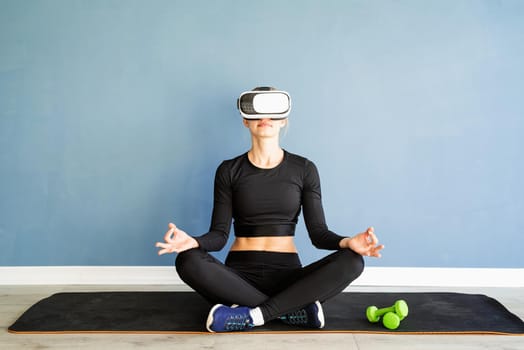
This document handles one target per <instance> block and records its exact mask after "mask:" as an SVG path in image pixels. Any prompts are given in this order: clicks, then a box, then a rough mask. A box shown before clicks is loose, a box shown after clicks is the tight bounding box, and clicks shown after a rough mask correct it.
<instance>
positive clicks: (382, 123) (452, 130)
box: [0, 0, 524, 268]
mask: <svg viewBox="0 0 524 350" xmlns="http://www.w3.org/2000/svg"><path fill="white" fill-rule="evenodd" d="M523 16H524V2H522V1H518V0H515V1H480V0H479V1H455V0H447V1H442V0H435V1H416V0H413V1H386V0H383V1H343V0H340V1H324V0H322V1H321V0H316V1H287V2H284V1H281V0H275V1H226V0H223V1H207V0H200V1H189V0H188V1H170V0H169V1H168V0H166V1H159V0H155V1H128V0H126V1H124V0H121V1H116V0H115V1H108V0H103V1H101V0H100V1H74V0H64V1H58V0H57V1H18V0H10V1H6V0H0V176H1V179H0V180H1V181H0V191H1V192H0V265H5V266H13V265H169V264H172V263H173V256H172V255H171V256H163V257H158V256H157V255H156V251H157V250H156V249H155V248H154V243H155V242H156V241H157V240H159V239H161V238H162V236H163V233H164V232H165V230H166V224H167V222H169V221H174V222H176V223H177V224H178V225H179V226H180V227H181V228H183V229H185V230H186V231H187V232H189V233H191V234H195V235H196V234H201V233H203V232H205V231H206V230H207V228H208V225H209V216H210V211H211V203H212V181H213V176H214V171H215V168H216V166H217V165H218V164H219V163H220V161H221V160H222V159H226V158H231V157H233V156H235V155H237V154H240V153H242V152H244V151H245V150H246V149H247V148H248V147H249V135H248V133H247V130H245V128H244V127H243V126H242V125H241V119H240V117H239V115H238V113H237V111H236V108H235V101H236V97H237V96H238V94H239V93H240V92H242V91H244V90H247V89H250V88H252V87H254V86H257V85H263V84H271V85H275V86H277V87H280V88H282V89H286V90H287V91H289V92H290V93H291V95H292V98H293V103H294V105H293V111H292V115H291V120H290V121H291V125H290V129H289V131H288V133H287V135H286V136H285V137H284V138H283V141H282V142H283V146H284V147H285V148H286V149H288V150H289V151H291V152H294V153H299V154H302V155H304V156H307V157H309V158H310V159H312V160H314V161H315V162H316V164H317V166H318V167H319V169H320V172H321V179H322V184H323V192H324V206H325V210H326V216H327V219H328V223H329V225H330V228H332V229H333V230H335V231H337V232H339V233H341V234H354V233H356V232H360V231H361V230H363V229H365V228H366V227H367V226H369V225H373V226H375V229H376V232H377V233H378V235H379V236H380V238H381V240H382V242H384V243H385V244H386V250H385V251H384V257H383V258H382V259H381V260H372V259H370V260H369V263H370V264H371V265H378V266H421V267H429V266H439V267H520V268H522V267H524V258H523V254H522V252H521V251H522V245H523V243H524V239H523V238H522V229H523V227H524V219H523V215H522V213H523V212H524V190H523V188H524V186H523V180H522V179H523V178H524V161H523V157H522V155H523V150H524V141H523V136H522V134H523V132H524V106H523V102H522V101H523V91H524V68H523V62H524V40H522V38H523V36H524V21H523V20H522V18H523ZM299 231H300V232H299V233H298V246H299V249H300V251H301V255H302V257H303V261H304V262H309V261H311V260H313V259H315V258H317V257H320V256H322V255H324V254H326V252H325V251H317V250H315V249H314V248H312V247H311V244H310V242H309V240H308V239H307V235H306V234H305V232H304V227H303V225H302V226H300V227H299ZM217 256H219V257H220V258H223V257H224V253H223V252H221V253H218V254H217Z"/></svg>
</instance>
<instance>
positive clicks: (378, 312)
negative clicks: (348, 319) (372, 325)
mask: <svg viewBox="0 0 524 350" xmlns="http://www.w3.org/2000/svg"><path fill="white" fill-rule="evenodd" d="M388 312H393V313H395V314H397V315H398V317H399V318H400V320H403V319H404V318H405V317H406V316H407V315H408V304H407V303H406V302H405V301H404V300H397V301H396V302H395V304H394V305H393V306H390V307H385V308H382V309H378V308H377V307H376V306H370V307H368V308H367V310H366V315H367V318H368V320H369V322H378V321H379V320H380V317H381V316H382V315H384V314H386V313H388Z"/></svg>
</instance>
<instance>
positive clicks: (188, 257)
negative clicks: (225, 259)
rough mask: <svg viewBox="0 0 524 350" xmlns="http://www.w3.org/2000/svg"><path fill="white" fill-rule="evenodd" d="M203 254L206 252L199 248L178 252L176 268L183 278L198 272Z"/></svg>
mask: <svg viewBox="0 0 524 350" xmlns="http://www.w3.org/2000/svg"><path fill="white" fill-rule="evenodd" d="M203 254H206V253H205V252H204V251H202V250H200V249H198V248H195V249H189V250H185V251H183V252H181V253H178V255H177V257H176V259H175V268H176V271H177V273H178V275H179V276H180V278H182V280H185V279H186V277H187V276H192V275H194V274H195V273H197V271H196V270H197V269H198V267H199V266H200V264H201V261H202V257H203Z"/></svg>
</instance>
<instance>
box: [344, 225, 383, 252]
mask: <svg viewBox="0 0 524 350" xmlns="http://www.w3.org/2000/svg"><path fill="white" fill-rule="evenodd" d="M340 247H341V248H349V249H351V250H353V251H354V252H355V253H358V254H360V255H362V256H373V257H375V258H380V257H381V255H380V251H381V250H382V249H384V245H382V244H378V238H377V236H375V233H374V230H373V227H370V228H368V229H367V230H366V231H364V232H361V233H359V234H357V235H355V236H353V237H348V238H344V239H343V240H342V241H340Z"/></svg>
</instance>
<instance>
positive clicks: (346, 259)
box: [176, 248, 364, 322]
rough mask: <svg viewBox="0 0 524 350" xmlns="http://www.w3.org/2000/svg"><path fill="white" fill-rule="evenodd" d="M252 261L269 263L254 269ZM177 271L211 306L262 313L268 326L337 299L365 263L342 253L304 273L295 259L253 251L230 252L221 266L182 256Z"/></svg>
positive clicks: (199, 253)
mask: <svg viewBox="0 0 524 350" xmlns="http://www.w3.org/2000/svg"><path fill="white" fill-rule="evenodd" d="M250 256H255V258H256V259H260V258H261V259H263V260H264V259H265V260H267V262H266V263H262V264H261V263H260V262H256V263H255V262H252V263H250V261H249V259H250ZM245 258H247V259H248V261H247V262H246V264H245V266H242V261H243V260H244V259H245ZM275 261H276V262H277V263H276V264H275ZM281 261H288V263H286V264H285V265H283V264H282V263H281ZM176 269H177V272H178V274H179V276H180V278H181V279H182V280H183V281H184V282H185V283H186V284H187V285H189V286H190V287H191V288H193V289H194V290H195V291H196V292H198V293H199V294H200V295H202V296H203V297H204V298H206V299H207V300H208V301H209V302H211V303H213V304H216V303H220V304H226V305H232V304H238V305H242V306H248V307H251V308H255V307H259V308H260V310H261V311H262V315H263V317H264V320H265V321H266V322H267V321H269V320H272V319H275V318H277V317H280V316H282V315H285V314H287V313H289V312H293V311H296V310H299V309H301V308H303V307H304V306H306V305H309V304H311V303H314V302H315V301H317V300H318V301H320V302H324V301H326V300H327V299H329V298H331V297H333V296H335V295H337V294H339V293H340V292H342V291H343V290H344V289H345V288H346V287H347V286H348V285H349V284H350V283H351V282H353V281H354V280H355V279H356V278H357V277H358V276H359V275H360V274H361V273H362V271H363V269H364V260H363V258H362V256H360V255H359V254H357V253H355V252H353V251H351V250H349V249H343V250H338V251H336V252H334V253H332V254H330V255H328V256H326V257H324V258H322V259H320V260H318V261H316V262H314V263H312V264H310V265H308V266H305V267H301V266H300V261H299V260H298V256H296V254H289V253H272V252H251V251H250V252H231V253H230V255H229V256H228V259H226V264H223V263H222V262H220V261H219V260H218V259H216V258H215V257H213V256H212V255H210V254H209V253H207V252H205V251H203V250H201V249H198V248H195V249H190V250H187V251H184V252H182V253H180V254H178V256H177V258H176Z"/></svg>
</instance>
